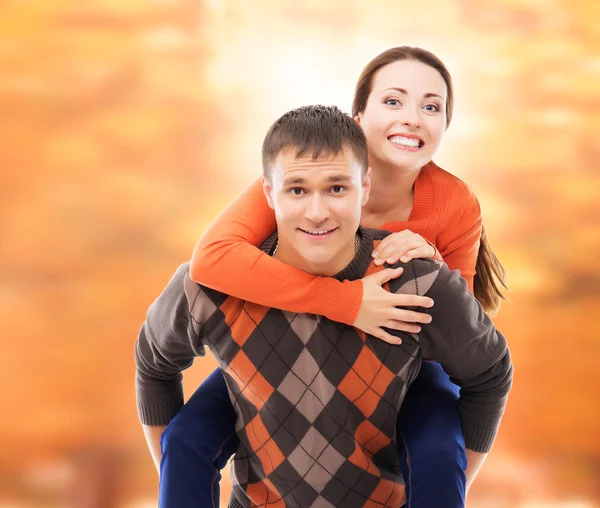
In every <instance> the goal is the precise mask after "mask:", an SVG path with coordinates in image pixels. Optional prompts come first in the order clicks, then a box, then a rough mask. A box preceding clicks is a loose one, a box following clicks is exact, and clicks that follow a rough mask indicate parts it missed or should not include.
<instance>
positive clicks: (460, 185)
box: [427, 162, 478, 206]
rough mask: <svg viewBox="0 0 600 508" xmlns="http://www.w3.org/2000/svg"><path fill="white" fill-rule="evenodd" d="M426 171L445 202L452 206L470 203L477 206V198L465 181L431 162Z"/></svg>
mask: <svg viewBox="0 0 600 508" xmlns="http://www.w3.org/2000/svg"><path fill="white" fill-rule="evenodd" d="M427 169H428V171H429V173H430V175H431V178H432V180H433V181H434V183H435V185H436V187H437V188H438V189H439V190H440V191H441V192H440V194H439V196H440V197H442V198H443V199H444V200H445V201H447V202H448V203H451V204H454V205H458V204H461V203H462V204H463V206H464V205H467V204H468V203H471V204H477V206H478V201H477V196H476V195H475V193H474V192H473V189H472V188H471V187H470V186H469V184H467V183H466V182H465V181H463V180H461V179H460V178H458V177H457V176H456V175H453V174H452V173H450V172H448V171H446V170H445V169H442V168H441V167H439V166H438V165H437V164H435V163H433V162H430V163H429V164H428V166H427Z"/></svg>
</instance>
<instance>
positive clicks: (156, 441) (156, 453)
mask: <svg viewBox="0 0 600 508" xmlns="http://www.w3.org/2000/svg"><path fill="white" fill-rule="evenodd" d="M142 427H143V429H144V435H145V436H146V443H148V448H150V455H152V460H153V461H154V465H155V466H156V470H157V471H158V473H159V474H160V459H161V458H162V451H161V448H160V436H162V434H163V432H164V431H165V429H166V428H167V427H166V425H165V426H161V427H151V426H150V425H142Z"/></svg>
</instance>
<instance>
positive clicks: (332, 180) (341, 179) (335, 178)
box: [327, 175, 352, 183]
mask: <svg viewBox="0 0 600 508" xmlns="http://www.w3.org/2000/svg"><path fill="white" fill-rule="evenodd" d="M327 181H328V182H329V183H340V182H348V183H349V182H351V181H352V178H350V177H349V176H347V175H332V176H330V177H329V178H328V179H327Z"/></svg>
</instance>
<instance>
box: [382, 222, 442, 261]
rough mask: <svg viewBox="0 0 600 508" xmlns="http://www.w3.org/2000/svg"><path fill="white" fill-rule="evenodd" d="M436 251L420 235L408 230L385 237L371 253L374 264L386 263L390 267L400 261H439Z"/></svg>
mask: <svg viewBox="0 0 600 508" xmlns="http://www.w3.org/2000/svg"><path fill="white" fill-rule="evenodd" d="M436 254H437V251H436V249H435V247H433V245H431V244H430V243H429V242H428V241H427V240H425V238H423V237H422V236H421V235H418V234H416V233H413V232H412V231H409V230H408V229H405V230H404V231H400V232H399V233H392V234H391V235H388V236H386V237H385V238H384V239H383V240H381V242H380V243H379V245H378V246H377V248H376V249H375V250H374V251H373V254H372V256H373V258H375V261H374V263H375V264H376V265H378V266H379V265H382V264H383V263H388V264H390V265H392V264H394V263H397V262H398V261H402V262H403V263H408V262H409V261H410V260H411V259H416V258H428V259H441V258H440V257H439V254H437V256H438V257H436Z"/></svg>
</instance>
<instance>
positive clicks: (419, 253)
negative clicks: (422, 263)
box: [400, 244, 435, 263]
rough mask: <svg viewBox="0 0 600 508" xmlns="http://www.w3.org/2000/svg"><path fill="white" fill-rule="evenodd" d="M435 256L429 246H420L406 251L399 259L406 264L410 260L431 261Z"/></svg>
mask: <svg viewBox="0 0 600 508" xmlns="http://www.w3.org/2000/svg"><path fill="white" fill-rule="evenodd" d="M434 256H435V249H434V248H433V247H432V246H431V245H429V244H426V245H420V246H418V247H416V248H413V249H410V250H408V251H407V252H406V253H405V254H404V255H403V256H401V257H400V261H402V262H403V263H408V262H409V261H410V260H411V259H433V258H434Z"/></svg>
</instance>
